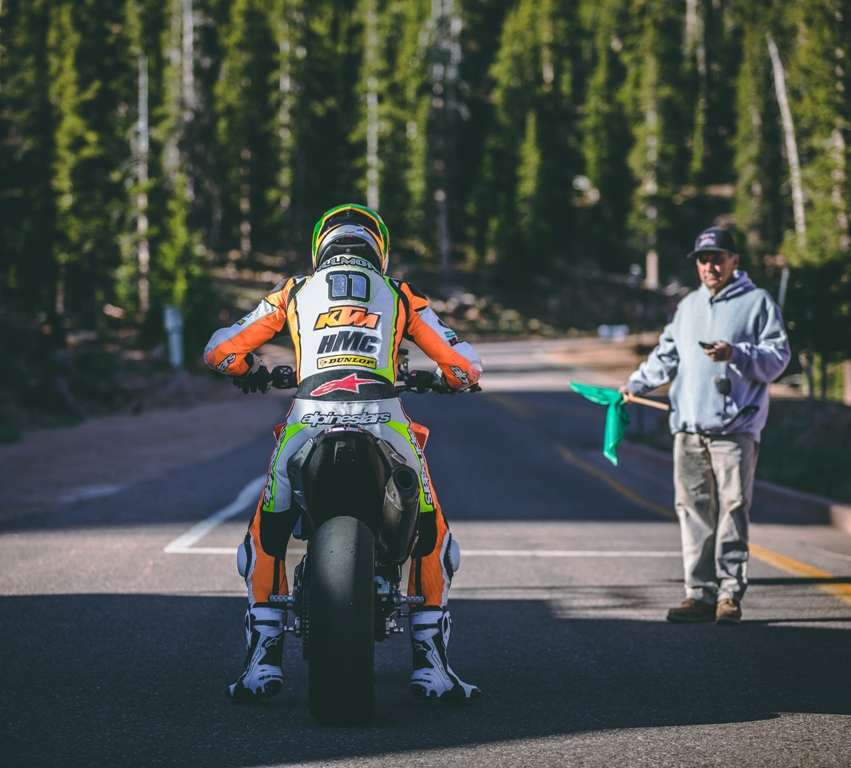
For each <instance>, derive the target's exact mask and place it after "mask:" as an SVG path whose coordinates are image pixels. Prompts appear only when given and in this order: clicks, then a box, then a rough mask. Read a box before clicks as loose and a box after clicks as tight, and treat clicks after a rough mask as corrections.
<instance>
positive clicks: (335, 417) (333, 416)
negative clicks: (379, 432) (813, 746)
mask: <svg viewBox="0 0 851 768" xmlns="http://www.w3.org/2000/svg"><path fill="white" fill-rule="evenodd" d="M388 421H390V414H389V413H335V412H334V411H326V412H325V413H323V412H321V411H316V412H315V413H307V414H305V415H304V416H302V418H301V423H302V424H307V426H309V427H337V426H341V427H362V426H368V425H370V424H386V423H387V422H388Z"/></svg>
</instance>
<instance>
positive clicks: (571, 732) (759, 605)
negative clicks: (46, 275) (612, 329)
mask: <svg viewBox="0 0 851 768" xmlns="http://www.w3.org/2000/svg"><path fill="white" fill-rule="evenodd" d="M541 354H542V355H544V356H545V357H546V355H547V354H549V352H547V350H546V349H544V351H543V352H542V353H541ZM490 359H491V362H492V365H491V368H492V369H493V370H495V371H499V373H496V374H495V375H493V376H492V381H493V387H492V390H491V392H490V393H489V394H484V395H476V396H471V395H465V396H458V397H439V396H435V395H428V396H422V397H417V396H414V395H406V396H405V406H406V408H407V409H408V411H409V413H410V415H411V416H412V417H413V418H414V419H415V420H417V421H419V422H421V423H423V424H425V425H427V426H428V427H429V428H430V429H431V437H430V440H429V444H428V447H427V455H428V457H429V460H430V464H431V470H432V476H433V478H434V483H435V487H436V489H437V492H438V494H439V497H440V499H441V501H442V503H443V506H444V508H445V510H446V513H447V516H448V517H449V519H450V525H451V527H452V530H453V534H454V535H455V537H456V538H457V539H458V540H459V542H460V544H461V548H462V564H461V569H460V571H459V573H458V574H457V576H456V579H455V582H454V584H453V587H452V591H451V597H450V605H451V609H452V615H453V619H454V622H455V625H454V629H453V634H452V641H451V645H450V658H451V662H452V664H453V667H454V668H455V670H456V671H457V672H458V673H459V674H460V675H461V676H462V677H463V678H464V679H466V680H468V681H471V682H474V683H476V684H478V685H479V686H481V688H482V690H483V696H482V698H481V700H480V701H479V702H477V703H475V704H474V705H470V706H440V705H438V706H429V705H427V704H425V703H423V702H418V701H416V700H414V699H413V698H412V697H411V696H410V694H409V692H408V690H407V679H408V675H409V664H410V649H409V645H408V639H407V636H402V637H396V638H393V639H392V640H389V641H387V642H385V643H381V644H379V645H378V646H377V648H376V665H377V675H376V693H377V712H376V715H375V718H374V720H373V722H372V723H371V724H370V725H369V726H368V727H365V728H351V729H332V728H327V727H323V726H320V725H318V724H317V723H316V722H314V721H313V720H312V719H311V717H310V715H309V713H308V711H307V669H306V664H305V663H304V662H303V661H302V660H301V658H300V647H299V643H298V641H294V639H293V638H292V637H289V638H287V644H286V650H285V671H286V675H287V684H286V687H285V688H284V691H283V693H282V694H281V695H280V696H279V697H278V698H277V699H274V700H272V701H269V702H268V703H265V704H263V705H259V706H246V705H238V704H233V703H231V702H229V701H227V700H226V699H225V698H224V696H223V691H224V689H225V687H226V686H227V685H228V684H229V683H231V682H233V681H234V680H235V679H236V677H237V676H238V675H239V673H240V671H241V664H242V654H243V648H244V634H243V629H242V617H243V612H244V607H245V596H244V587H243V585H242V581H241V579H240V577H239V576H238V575H237V573H236V568H235V558H234V549H235V547H236V545H237V544H238V543H239V541H240V540H241V539H242V537H243V535H244V528H245V524H246V520H247V518H248V512H249V507H251V506H252V505H253V501H252V502H251V503H248V504H246V503H245V502H246V500H248V499H249V498H253V494H254V493H256V487H257V486H256V478H258V477H259V476H260V475H262V474H263V473H264V471H265V467H266V465H267V462H268V456H269V453H270V451H271V449H272V447H273V439H272V437H271V434H270V433H265V434H263V435H258V436H257V437H256V438H253V439H251V440H250V441H249V442H246V443H244V444H243V445H241V446H239V447H238V448H235V449H232V450H229V451H228V452H226V453H224V454H220V455H215V456H213V457H212V458H210V457H206V458H203V459H200V460H197V461H192V460H191V457H190V458H188V459H187V458H184V460H183V461H182V462H179V463H178V464H177V465H175V466H174V467H173V468H171V469H167V470H163V471H160V472H158V473H157V474H156V476H153V477H149V476H145V477H143V478H142V479H140V480H136V481H134V482H132V483H130V484H125V483H122V482H116V483H115V488H116V489H117V490H114V491H111V492H109V495H106V493H107V492H104V495H101V496H100V497H97V498H84V497H83V498H80V497H78V498H76V499H75V498H74V497H68V498H69V500H68V501H67V502H66V503H62V504H58V505H56V506H55V507H53V508H52V509H48V510H43V511H40V512H34V513H32V514H29V515H26V516H22V517H12V518H7V519H4V520H3V522H2V523H0V647H2V649H3V650H2V653H0V672H2V685H0V765H9V766H42V765H45V766H48V765H49V766H59V765H61V766H78V765H79V766H83V765H86V766H88V765H92V766H100V765H104V766H106V765H109V766H124V765H145V766H147V765H168V766H177V765H187V766H190V765H191V766H205V767H206V768H249V767H251V766H272V765H356V766H379V765H381V766H395V765H406V766H444V765H445V766H453V767H454V766H458V765H464V766H633V765H648V766H669V765H670V766H731V765H735V766H737V767H739V766H769V765H770V766H845V767H847V766H849V765H851V634H848V630H851V586H849V585H851V578H849V576H851V536H849V535H847V534H843V533H840V532H838V531H837V530H835V529H831V528H827V527H822V526H802V525H781V524H778V521H777V520H775V519H774V518H772V515H771V510H770V509H769V510H762V511H760V512H759V514H758V515H757V520H756V522H755V525H754V529H753V532H752V539H753V541H754V543H755V544H756V545H757V548H755V552H756V553H758V555H759V556H758V557H754V558H753V559H752V565H751V570H750V574H751V589H750V591H749V593H748V595H747V599H746V601H745V603H744V606H743V607H744V613H745V616H744V618H745V621H744V622H743V624H742V625H741V626H738V627H722V626H715V625H696V626H678V625H672V624H669V623H666V622H665V620H664V616H665V611H666V609H667V608H668V607H670V606H672V605H675V604H677V603H679V601H680V600H681V599H682V597H683V588H682V565H681V560H680V557H679V532H678V527H677V524H676V522H675V520H673V519H672V517H671V514H672V513H671V512H670V510H671V497H672V490H671V483H670V478H669V477H667V475H666V473H662V472H660V471H659V470H658V465H653V464H647V463H642V462H641V461H640V460H639V459H638V458H636V457H635V456H633V455H632V454H629V455H627V454H624V455H623V456H622V461H621V466H620V467H618V468H614V467H611V466H610V465H609V464H608V463H607V462H606V461H605V460H604V459H603V458H602V456H601V455H600V447H601V443H602V429H603V412H602V409H601V408H600V407H599V406H594V405H591V404H590V403H587V402H585V401H583V400H581V399H580V398H578V397H576V396H574V395H570V394H567V393H565V392H563V391H532V390H534V389H548V388H550V389H563V383H564V379H565V378H569V377H571V376H580V375H582V374H583V373H588V372H587V371H582V370H581V369H577V368H571V369H570V370H565V369H564V366H562V369H561V370H559V366H558V362H557V361H556V363H554V364H553V365H552V366H551V368H552V369H550V368H547V366H550V362H552V361H550V362H547V361H546V360H544V361H540V360H539V365H538V366H537V368H536V370H535V371H531V370H530V371H524V369H523V359H524V358H523V355H522V354H518V351H517V348H516V347H503V348H494V349H492V350H491V351H490ZM486 362H488V357H487V356H486ZM542 368H547V370H546V371H545V375H546V376H549V377H550V378H553V379H558V381H552V382H551V383H550V384H549V385H547V387H536V386H535V383H534V382H535V380H536V377H538V378H539V377H540V376H541V375H542V370H541V369H542ZM586 380H587V379H586ZM595 382H596V383H605V382H604V381H603V380H601V379H600V378H599V374H598V378H597V379H595ZM485 383H486V382H485ZM285 406H286V400H285V399H284V398H281V399H280V400H279V401H278V404H277V405H276V406H275V408H276V409H279V414H280V416H281V417H282V416H283V413H284V409H285ZM175 418H179V412H175ZM172 450H173V446H172ZM49 476H50V468H49V467H47V468H46V474H45V479H44V481H45V482H46V483H48V482H49ZM252 482H255V485H254V486H251V485H250V484H251V483H252ZM246 488H248V490H247V491H246V490H245V489H246ZM243 491H245V492H244V493H242V500H241V503H236V500H237V499H238V498H239V497H240V494H241V492H243ZM83 496H85V494H83ZM222 510H224V513H223V512H222ZM216 513H219V514H218V516H215V515H216ZM204 521H206V523H204V525H203V526H201V527H200V528H199V527H197V526H198V524H199V523H202V522H204ZM295 546H300V545H299V544H298V543H296V545H295ZM297 560H298V556H297V555H296V556H293V557H290V558H289V561H290V562H289V565H290V567H292V566H293V565H294V564H295V563H296V562H297ZM796 569H797V570H796Z"/></svg>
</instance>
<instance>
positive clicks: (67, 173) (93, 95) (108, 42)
mask: <svg viewBox="0 0 851 768" xmlns="http://www.w3.org/2000/svg"><path fill="white" fill-rule="evenodd" d="M124 22H125V17H124V8H123V7H122V3H120V2H119V0H114V2H106V0H101V1H99V0H85V1H84V2H75V3H61V4H60V3H58V4H56V5H55V6H54V8H53V11H52V14H51V24H50V31H49V34H48V50H49V56H50V76H51V77H50V96H51V101H52V103H53V104H54V105H55V106H54V110H55V120H56V123H55V126H56V127H55V133H54V136H55V139H54V140H55V150H54V156H53V174H52V175H53V181H52V187H53V191H54V194H55V198H56V208H57V236H56V238H55V240H54V253H55V258H56V260H57V262H58V263H59V265H60V267H59V268H60V283H59V286H60V287H59V289H58V292H59V297H58V298H57V303H58V304H59V303H61V305H62V307H63V308H64V309H65V310H66V311H69V312H71V313H73V314H74V315H75V316H76V317H77V318H79V321H80V322H82V323H83V324H84V325H85V326H88V327H92V325H94V324H97V323H98V322H100V319H101V318H102V314H101V313H100V309H101V307H102V306H103V304H104V301H105V300H107V299H108V298H111V290H112V278H113V271H114V270H115V269H116V268H117V266H118V265H119V263H120V250H119V246H118V233H119V226H118V225H117V222H118V221H119V220H120V218H121V212H122V211H123V210H124V208H125V207H126V205H127V198H126V192H125V189H124V185H123V181H124V177H125V172H126V171H125V166H126V163H127V160H128V159H129V155H130V151H129V145H128V135H129V132H130V127H131V125H132V116H131V113H130V109H129V105H128V103H127V101H125V96H126V94H127V92H128V90H129V89H128V86H129V84H130V82H131V79H130V78H131V77H132V74H131V70H130V68H129V65H130V61H131V58H130V46H129V41H128V40H127V37H126V32H125V24H124Z"/></svg>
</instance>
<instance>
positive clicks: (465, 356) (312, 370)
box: [204, 256, 482, 608]
mask: <svg viewBox="0 0 851 768" xmlns="http://www.w3.org/2000/svg"><path fill="white" fill-rule="evenodd" d="M285 326H287V327H288V328H289V332H290V335H291V337H292V340H293V343H294V345H295V353H296V374H297V377H298V391H297V392H296V395H295V397H294V399H293V404H292V407H291V408H290V412H289V413H288V415H287V421H286V423H285V424H282V425H280V426H279V427H278V428H277V429H276V430H275V433H276V436H277V437H278V444H277V446H276V447H275V450H274V451H273V453H272V458H271V461H270V464H269V473H268V477H267V480H266V486H265V488H264V491H263V495H262V497H261V498H260V501H259V502H258V504H257V509H256V511H255V513H254V516H253V518H252V521H251V523H250V525H249V530H248V534H247V535H246V539H245V547H246V554H247V565H246V573H245V579H246V584H247V585H248V598H249V603H250V605H251V607H254V606H267V605H270V603H269V597H270V595H281V594H288V593H289V586H288V582H287V576H286V568H285V562H284V558H285V557H286V547H287V543H288V541H289V538H290V535H291V533H292V531H293V529H294V526H295V524H296V522H297V518H298V506H297V505H294V504H292V488H291V486H290V482H289V479H288V478H287V461H288V460H289V458H290V457H291V456H292V455H293V454H294V453H295V452H296V451H298V450H299V449H300V448H301V447H302V446H303V445H304V444H305V442H307V440H309V439H310V438H312V437H314V436H316V435H317V434H319V433H321V432H322V431H323V430H324V429H327V428H328V427H331V426H338V425H353V426H359V427H361V428H363V429H366V430H368V431H370V432H372V433H373V434H375V435H376V436H378V437H380V438H381V439H383V440H387V441H388V442H389V443H390V444H391V445H392V446H393V448H394V450H396V452H397V453H399V454H401V455H402V456H403V457H404V458H405V460H406V462H407V463H408V465H409V466H410V467H412V468H413V469H414V470H415V471H418V472H419V475H420V486H421V487H420V512H421V517H420V540H419V543H418V544H417V548H416V550H415V552H414V556H413V557H412V562H411V573H410V579H409V582H408V594H409V595H418V596H422V597H425V606H424V607H433V608H445V606H446V602H447V597H448V591H449V584H450V581H451V579H452V563H451V558H450V555H449V546H450V544H451V541H452V537H451V534H450V533H449V529H448V527H447V525H446V520H445V518H444V516H443V512H442V510H441V508H440V504H439V503H438V500H437V497H436V495H435V493H434V488H433V486H432V482H431V477H430V476H429V472H428V467H427V465H426V460H425V456H424V454H423V451H422V447H423V446H424V444H425V437H426V436H427V434H428V430H426V429H425V428H423V427H421V426H420V425H417V424H414V423H413V422H411V420H410V419H409V418H408V416H407V414H406V413H405V411H404V409H403V408H402V403H401V400H400V399H399V397H398V394H397V392H396V389H395V381H396V364H395V361H396V357H397V354H398V351H399V346H400V345H401V343H402V340H403V339H405V338H407V339H411V340H413V341H414V342H415V343H416V344H417V346H419V347H420V348H421V349H422V350H423V351H424V352H425V353H426V354H427V355H428V356H429V357H430V358H431V359H432V360H434V361H435V362H436V363H437V364H438V366H439V368H440V371H441V372H442V373H443V376H444V378H445V380H446V383H447V384H448V385H449V386H450V387H452V388H453V389H455V390H458V391H463V390H466V389H468V388H469V387H470V386H472V385H473V384H475V383H476V381H477V380H478V379H479V377H480V376H481V373H482V364H481V360H480V359H479V356H478V354H477V353H476V351H475V350H474V349H473V347H472V346H470V344H468V343H466V342H463V341H460V340H459V339H458V337H457V335H456V334H455V332H454V331H452V330H451V329H450V328H449V327H448V326H447V325H446V324H444V323H443V322H442V321H441V320H440V319H439V318H438V317H437V315H436V314H435V313H434V311H433V310H432V309H430V308H429V306H428V302H427V300H426V297H425V296H424V295H423V294H422V293H420V292H419V291H418V290H417V289H416V288H414V287H413V286H412V285H410V284H409V283H406V282H402V281H400V280H395V279H392V278H389V277H385V276H383V275H382V274H381V273H380V272H379V271H378V270H376V269H375V268H374V267H373V266H372V265H371V264H370V263H369V262H368V261H366V260H364V259H360V258H356V257H346V256H334V257H332V258H331V259H328V260H327V261H325V262H323V263H322V264H321V265H320V266H319V268H318V269H317V271H316V273H315V274H314V275H312V276H310V277H292V278H290V279H288V280H285V281H284V282H283V283H281V284H280V285H278V286H277V287H276V288H275V289H274V290H273V291H272V293H271V294H269V295H268V296H267V297H266V298H265V299H264V300H263V301H262V302H261V303H260V305H259V306H258V307H257V308H256V309H255V310H254V311H253V312H252V313H251V314H249V315H247V316H246V317H244V318H243V319H242V320H240V321H239V322H237V323H236V324H235V325H233V326H231V327H230V328H223V329H221V330H219V331H216V333H214V334H213V336H212V338H211V339H210V342H209V344H208V345H207V348H206V349H205V352H204V358H205V360H206V363H207V365H209V366H210V367H211V368H214V369H215V370H217V371H221V372H222V373H227V374H231V375H234V376H239V375H243V374H245V373H246V372H247V371H248V370H249V364H248V363H247V362H246V359H245V357H246V354H248V353H250V352H253V351H254V350H256V349H257V348H258V347H260V346H261V345H262V344H264V343H265V342H267V341H269V340H270V339H271V338H272V337H273V336H275V335H276V334H277V333H280V332H281V331H283V329H284V327H285Z"/></svg>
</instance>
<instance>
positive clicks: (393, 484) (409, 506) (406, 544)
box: [378, 464, 420, 565]
mask: <svg viewBox="0 0 851 768" xmlns="http://www.w3.org/2000/svg"><path fill="white" fill-rule="evenodd" d="M419 513H420V478H419V477H418V476H417V473H416V472H414V470H413V469H411V468H410V467H409V466H407V465H405V464H401V465H399V466H397V467H394V468H393V470H392V471H391V473H390V479H389V480H388V481H387V486H386V487H385V490H384V511H383V514H382V523H381V530H380V531H379V535H378V545H379V547H380V549H381V551H382V553H383V554H384V555H385V556H386V557H387V559H388V560H390V562H392V563H395V564H396V565H401V564H402V563H404V562H405V560H407V559H408V555H410V554H411V549H412V548H413V546H414V539H415V538H416V535H417V523H418V522H419Z"/></svg>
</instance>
